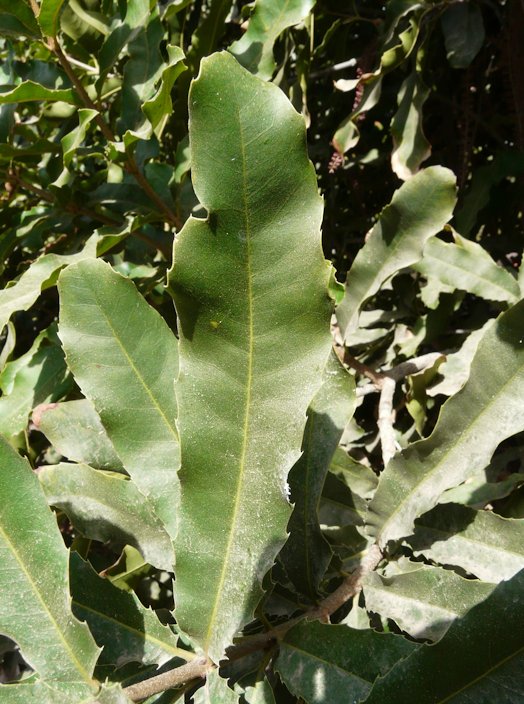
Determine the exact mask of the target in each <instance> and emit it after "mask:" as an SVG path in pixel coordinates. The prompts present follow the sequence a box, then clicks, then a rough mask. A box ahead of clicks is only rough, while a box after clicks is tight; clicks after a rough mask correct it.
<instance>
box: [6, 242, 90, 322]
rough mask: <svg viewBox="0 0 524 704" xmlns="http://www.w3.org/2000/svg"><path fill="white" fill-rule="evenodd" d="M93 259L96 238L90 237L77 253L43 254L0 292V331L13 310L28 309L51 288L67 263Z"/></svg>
mask: <svg viewBox="0 0 524 704" xmlns="http://www.w3.org/2000/svg"><path fill="white" fill-rule="evenodd" d="M95 256H96V238H95V237H92V238H90V239H89V240H88V241H87V243H86V245H85V247H84V249H83V250H82V251H81V252H78V254H44V255H43V256H42V257H40V258H39V259H37V260H36V261H35V262H33V264H31V265H30V266H29V267H28V268H27V269H26V270H25V271H24V273H23V274H22V275H21V276H20V278H19V279H18V281H17V282H16V283H14V284H12V285H11V286H8V287H7V288H4V289H3V290H1V291H0V329H1V328H3V327H4V325H5V324H6V323H7V321H8V320H9V318H10V317H11V316H12V315H13V313H15V312H16V311H17V310H29V308H30V307H31V306H32V305H33V303H34V302H35V301H36V299H37V298H38V296H39V295H40V292H41V291H43V290H45V289H46V288H49V287H50V286H54V285H55V283H56V279H57V278H58V274H59V272H60V270H61V269H62V268H63V267H64V266H67V265H68V264H74V263H75V262H78V261H81V260H82V259H88V258H91V257H95Z"/></svg>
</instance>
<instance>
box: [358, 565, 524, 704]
mask: <svg viewBox="0 0 524 704" xmlns="http://www.w3.org/2000/svg"><path fill="white" fill-rule="evenodd" d="M523 648H524V571H522V572H519V574H518V575H516V576H515V577H513V579H511V580H510V581H509V582H502V583H501V584H500V585H499V586H498V587H497V588H496V589H495V591H494V592H493V593H492V594H491V596H490V597H488V598H487V599H486V601H484V602H482V603H481V604H479V605H478V606H476V607H475V608H473V609H471V611H470V612H469V613H468V614H467V615H466V616H465V617H464V618H461V619H459V620H458V621H456V622H455V623H454V624H453V625H452V626H451V628H450V629H449V631H448V632H447V634H446V635H445V636H444V638H443V639H442V640H441V641H440V642H439V643H437V644H436V645H431V646H426V645H424V646H422V647H421V648H419V649H418V650H416V651H415V652H413V653H412V654H411V655H410V656H409V657H408V658H406V659H405V660H402V661H401V662H399V663H398V664H397V665H396V666H395V667H394V668H393V669H392V670H390V672H389V673H388V674H387V675H386V676H385V677H384V678H382V679H379V680H377V682H376V683H375V686H374V687H373V689H372V691H371V694H370V696H369V698H368V699H366V704H384V702H387V703H388V704H405V702H406V692H416V701H417V704H444V702H446V704H448V702H450V703H453V704H464V702H475V703H476V704H481V703H482V704H484V702H485V703H486V704H487V703H488V702H497V704H517V702H520V701H522V700H523V698H524V684H523V679H522V664H523V658H522V650H523Z"/></svg>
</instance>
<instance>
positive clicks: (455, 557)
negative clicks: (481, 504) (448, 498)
mask: <svg viewBox="0 0 524 704" xmlns="http://www.w3.org/2000/svg"><path fill="white" fill-rule="evenodd" d="M521 479H522V481H524V475H522V476H521ZM408 543H409V544H410V545H411V547H412V548H413V550H414V552H415V555H424V556H425V557H427V558H428V559H429V560H433V561H434V562H440V563H441V564H443V565H456V566H458V567H462V568H463V569H464V570H466V571H467V572H470V573H471V574H474V575H475V576H476V577H478V578H479V579H483V580H485V581H486V582H493V583H498V582H500V581H501V580H503V579H511V577H513V576H514V575H515V574H516V573H517V572H519V571H520V570H522V569H524V520H514V519H507V518H501V517H500V516H497V515H496V514H494V513H491V512H490V511H474V510H473V509H470V508H466V507H464V506H457V505H456V504H448V505H445V506H436V507H435V508H434V509H433V510H432V511H430V512H429V513H426V514H425V515H424V516H422V517H421V518H418V519H417V520H416V522H415V533H414V534H413V535H412V536H411V537H409V538H408Z"/></svg>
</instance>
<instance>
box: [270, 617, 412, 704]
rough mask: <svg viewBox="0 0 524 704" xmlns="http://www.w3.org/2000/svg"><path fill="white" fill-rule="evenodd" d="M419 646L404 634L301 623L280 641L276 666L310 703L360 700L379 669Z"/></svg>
mask: <svg viewBox="0 0 524 704" xmlns="http://www.w3.org/2000/svg"><path fill="white" fill-rule="evenodd" d="M416 648H417V646H416V645H415V644H414V643H410V642H409V641H408V640H405V639H404V638H401V637H400V636H394V635H386V634H383V633H375V632H374V631H370V630H355V629H353V628H349V627H348V626H331V625H325V624H322V623H318V622H314V621H313V622H310V623H302V624H300V625H298V626H295V627H294V628H292V629H291V631H289V633H287V634H286V636H285V638H284V640H283V641H282V644H281V647H280V653H279V656H278V659H277V661H276V665H275V668H276V670H277V671H278V672H279V674H280V676H281V677H282V679H283V681H284V682H285V684H286V686H287V688H288V689H289V690H290V691H291V692H292V693H293V694H294V695H295V696H297V697H301V698H302V699H303V700H304V701H305V702H307V704H348V703H349V702H360V701H362V700H363V699H364V697H365V696H366V695H367V694H368V692H369V691H370V690H371V686H372V684H373V682H374V680H375V679H376V677H377V676H378V675H381V674H385V673H386V672H387V671H388V670H389V669H390V668H391V667H393V665H394V664H395V663H396V662H397V661H398V660H400V659H401V658H404V657H406V656H408V655H409V654H410V653H411V652H412V651H413V650H416Z"/></svg>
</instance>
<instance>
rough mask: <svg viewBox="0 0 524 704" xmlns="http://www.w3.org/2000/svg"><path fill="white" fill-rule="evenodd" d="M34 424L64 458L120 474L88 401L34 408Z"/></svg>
mask: <svg viewBox="0 0 524 704" xmlns="http://www.w3.org/2000/svg"><path fill="white" fill-rule="evenodd" d="M33 423H34V425H35V426H36V427H37V428H38V430H40V431H41V432H42V433H44V435H45V436H46V437H47V439H48V440H49V442H50V443H51V444H52V445H53V446H54V447H55V448H56V449H57V450H58V452H60V454H61V455H62V456H63V457H67V459H69V460H72V461H74V462H84V463H85V464H89V465H91V466H92V467H95V469H110V470H113V471H116V472H118V471H123V469H124V468H123V466H122V462H121V461H120V458H119V457H118V455H117V454H116V452H115V448H114V447H113V445H112V444H111V441H110V440H109V438H108V437H107V433H106V431H105V428H104V426H103V425H102V421H101V420H100V416H99V415H98V413H97V412H96V411H95V409H94V408H93V405H92V404H91V402H90V401H88V400H87V399H85V398H83V399H80V400H78V401H65V402H64V403H58V404H53V405H50V404H47V405H44V406H41V407H40V408H36V409H34V411H33Z"/></svg>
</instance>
